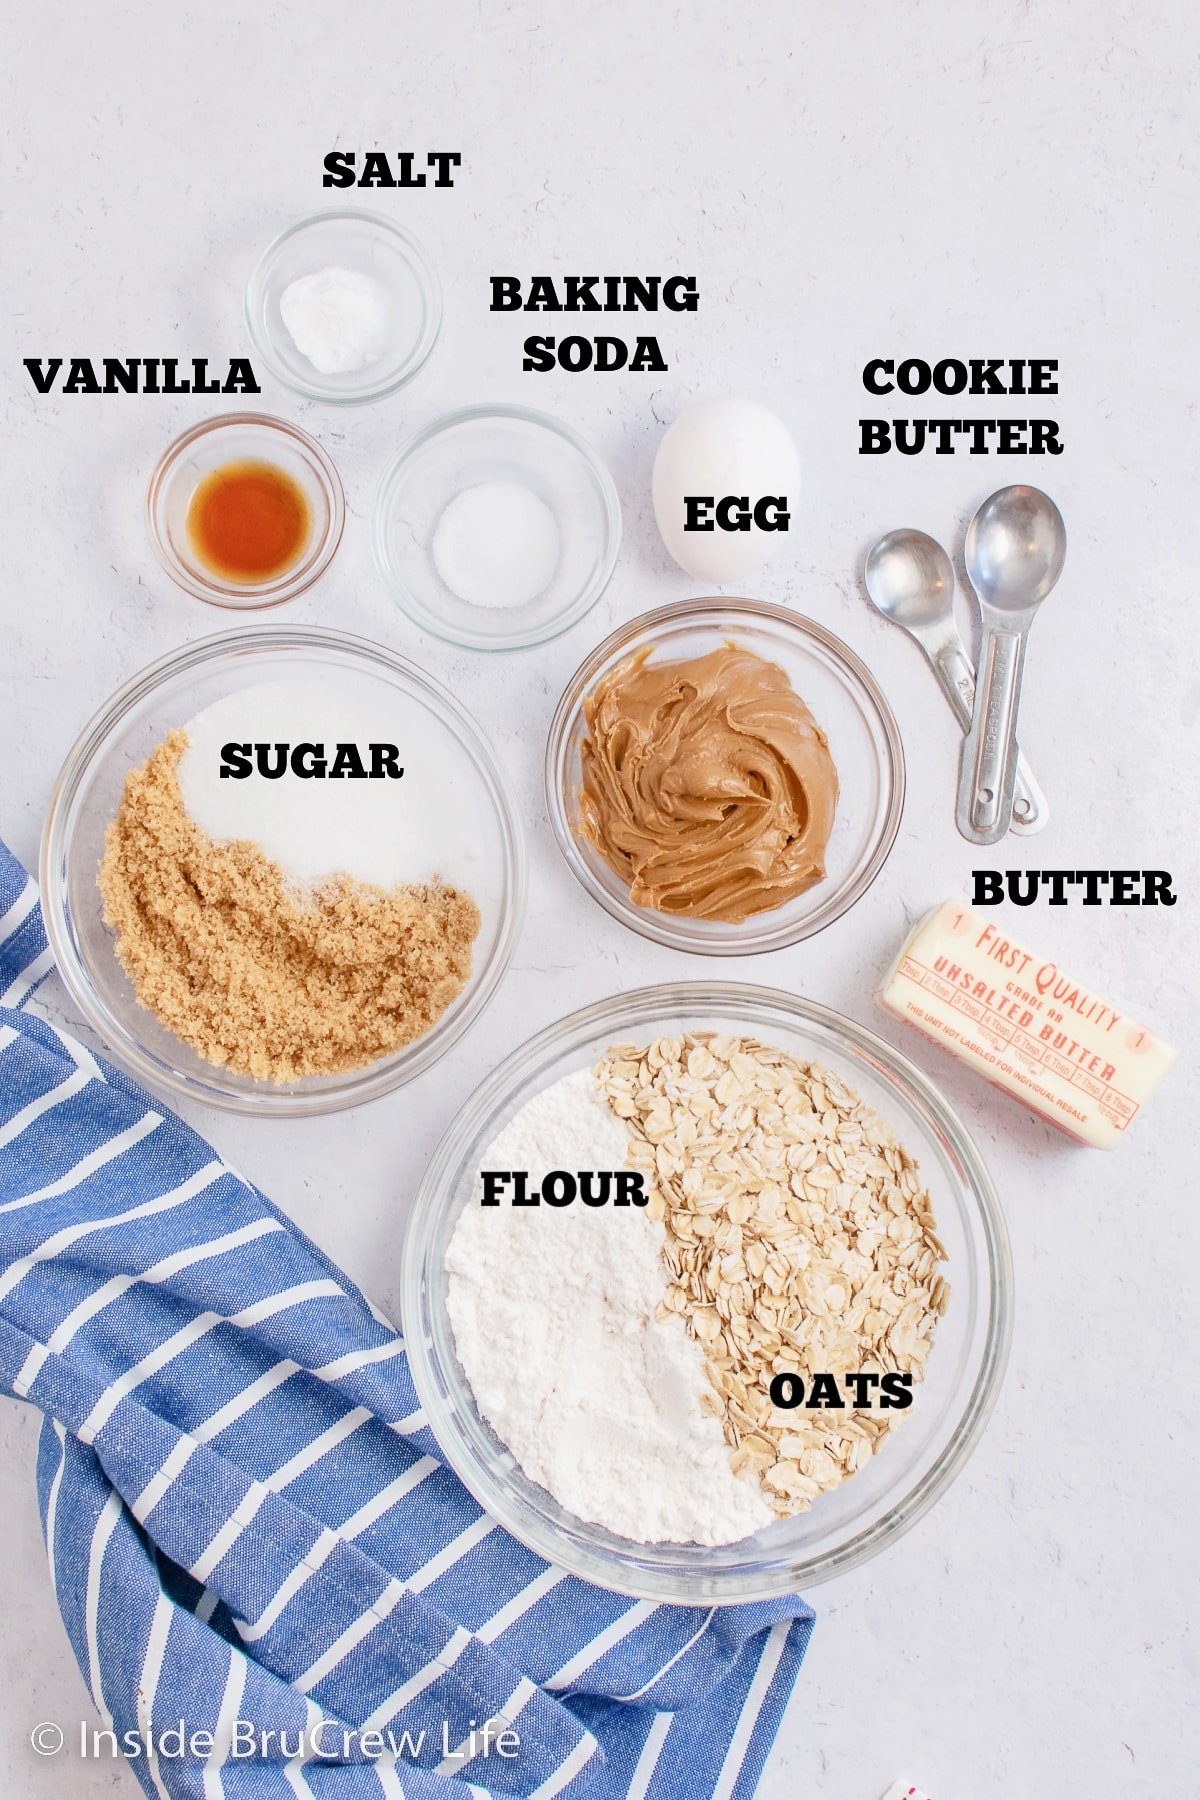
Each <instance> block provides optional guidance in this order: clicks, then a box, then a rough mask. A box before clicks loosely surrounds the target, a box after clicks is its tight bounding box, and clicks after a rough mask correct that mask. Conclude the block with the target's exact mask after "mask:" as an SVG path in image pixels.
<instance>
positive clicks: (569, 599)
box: [373, 406, 621, 650]
mask: <svg viewBox="0 0 1200 1800" xmlns="http://www.w3.org/2000/svg"><path fill="white" fill-rule="evenodd" d="M489 481H511V482H516V483H519V484H520V485H521V486H523V487H526V488H528V489H530V490H531V491H532V492H533V493H534V494H536V495H537V497H538V498H539V499H540V500H542V501H543V502H544V503H545V505H546V506H547V507H549V509H550V511H551V513H552V514H553V515H554V520H555V523H556V525H557V526H558V533H559V544H560V552H559V559H558V566H557V568H556V569H555V571H554V574H553V576H552V577H551V579H550V581H549V582H548V584H547V585H546V587H544V588H543V590H542V592H541V593H540V594H539V595H538V596H537V598H536V599H534V600H531V601H530V602H528V604H526V605H522V606H511V607H499V606H496V607H492V606H476V605H473V604H472V603H471V602H469V601H466V600H460V599H459V597H458V595H457V594H455V593H454V592H453V590H452V589H451V588H449V587H448V586H447V585H446V583H445V582H444V581H443V579H442V577H441V575H440V573H439V571H438V568H437V565H436V564H435V562H434V560H433V550H432V545H433V537H434V532H435V531H436V529H437V525H438V521H439V519H440V518H441V516H442V514H443V512H444V511H445V509H446V507H447V506H448V505H449V503H450V501H451V500H453V499H454V497H455V495H456V494H459V493H461V492H462V491H463V489H464V488H470V487H477V486H479V485H481V484H482V483H483V482H489ZM373 540H374V545H375V560H376V562H377V563H378V565H379V572H380V574H381V575H382V576H383V578H384V580H385V581H386V582H387V584H388V586H389V588H390V589H391V591H392V595H393V597H394V598H395V600H396V602H397V604H398V605H399V607H400V609H401V611H402V612H405V613H407V614H408V616H409V618H410V619H412V620H413V622H414V623H415V624H417V625H419V626H420V627H421V629H422V630H423V631H429V632H432V633H433V635H434V636H435V637H440V638H446V639H448V640H449V642H450V643H452V644H465V645H466V646H467V647H468V648H469V649H472V650H520V649H524V648H525V647H526V646H528V645H530V644H540V643H544V642H545V640H546V639H547V638H552V637H557V635H558V633H559V632H560V631H566V630H567V628H568V627H569V626H571V625H574V624H575V623H576V622H577V621H578V620H579V619H582V617H583V615H584V614H585V613H586V612H587V611H588V609H589V607H591V606H593V605H594V604H595V603H596V601H597V600H598V599H599V598H600V596H601V594H602V593H603V592H604V590H605V588H606V587H607V586H608V583H609V580H610V578H611V576H612V572H613V570H614V568H615V567H616V563H617V556H618V553H619V551H620V548H621V506H620V502H619V500H618V499H617V490H616V488H615V487H614V486H613V483H612V477H611V476H610V475H609V473H608V470H607V469H606V468H605V467H604V464H603V463H602V462H601V461H600V459H599V457H598V456H597V455H596V453H595V451H594V450H593V449H592V448H591V446H590V445H589V444H587V443H585V442H584V440H583V438H581V437H579V436H578V435H577V434H576V433H575V432H574V431H572V430H571V429H570V427H569V426H567V425H563V424H561V423H560V422H559V420H557V419H552V418H550V417H549V416H548V415H547V414H546V413H540V412H531V411H530V410H529V409H528V408H526V407H522V406H469V407H465V408H464V409H463V410H462V411H461V412H454V413H449V414H447V416H446V417H445V418H442V419H437V420H435V421H434V423H433V424H432V425H428V426H426V428H425V429H424V431H419V432H417V434H416V436H415V437H412V438H410V439H409V441H408V442H407V444H405V445H404V447H403V449H402V450H401V451H400V453H399V455H398V456H397V457H396V459H395V461H394V462H393V463H392V465H391V467H390V468H389V469H388V470H387V472H386V473H385V475H384V477H383V480H382V481H381V482H380V485H379V492H378V495H377V497H376V500H375V516H374V524H373Z"/></svg>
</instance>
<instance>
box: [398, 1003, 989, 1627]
mask: <svg viewBox="0 0 1200 1800" xmlns="http://www.w3.org/2000/svg"><path fill="white" fill-rule="evenodd" d="M703 1030H709V1031H718V1032H726V1033H730V1032H732V1033H748V1034H749V1035H751V1036H754V1037H757V1038H759V1039H760V1040H762V1041H763V1042H765V1043H769V1044H776V1045H779V1046H781V1047H782V1048H783V1049H786V1050H788V1051H790V1052H792V1053H793V1054H794V1055H796V1056H799V1057H801V1058H804V1059H806V1060H807V1059H811V1060H813V1061H815V1062H818V1063H821V1064H823V1065H824V1066H825V1067H827V1068H828V1069H829V1070H831V1071H832V1072H833V1073H835V1074H837V1075H839V1076H840V1077H841V1078H842V1079H843V1080H844V1081H845V1082H847V1083H848V1084H849V1085H850V1086H851V1087H853V1088H854V1089H855V1090H856V1091H857V1092H858V1094H859V1095H860V1096H861V1097H862V1098H863V1099H864V1100H865V1101H866V1102H867V1103H868V1105H870V1106H871V1107H873V1108H874V1109H875V1110H876V1112H878V1114H879V1116H880V1117H881V1118H882V1119H883V1120H884V1121H885V1122H886V1123H887V1124H890V1125H891V1126H893V1127H894V1129H895V1132H896V1135H897V1137H898V1139H899V1140H900V1142H901V1143H903V1144H904V1145H905V1147H906V1148H907V1149H908V1150H909V1151H911V1153H912V1154H913V1155H914V1156H915V1157H916V1158H917V1160H918V1162H919V1164H920V1172H921V1179H922V1181H923V1182H924V1183H925V1184H926V1186H927V1187H928V1189H929V1193H930V1197H931V1199H932V1202H933V1210H934V1213H935V1215H936V1218H937V1229H938V1233H939V1236H940V1237H941V1240H942V1242H943V1244H944V1245H945V1248H946V1252H947V1263H946V1271H945V1272H946V1279H947V1281H948V1282H949V1286H950V1299H949V1304H948V1307H947V1310H946V1313H945V1316H944V1317H943V1318H942V1319H941V1320H940V1321H939V1324H938V1328H937V1334H936V1336H935V1339H934V1343H933V1348H932V1350H931V1352H930V1356H929V1363H928V1367H927V1369H926V1374H925V1379H924V1381H923V1382H921V1383H920V1384H918V1385H917V1386H916V1387H914V1390H913V1404H912V1407H911V1409H910V1410H909V1411H908V1412H906V1414H905V1415H904V1417H903V1418H902V1419H901V1420H900V1421H899V1423H898V1425H897V1427H896V1429H895V1431H894V1432H892V1433H891V1434H889V1437H888V1439H887V1442H886V1443H885V1444H884V1445H883V1446H882V1447H881V1449H880V1451H879V1453H878V1454H877V1455H876V1456H874V1457H872V1458H871V1460H870V1462H869V1463H868V1464H867V1466H866V1467H865V1468H864V1469H861V1470H860V1471H859V1472H858V1474H856V1475H854V1476H853V1477H851V1478H850V1479H849V1480H847V1481H845V1482H843V1483H842V1485H841V1486H840V1487H838V1488H836V1489H834V1490H833V1492H832V1493H828V1494H822V1495H821V1496H820V1497H819V1498H818V1499H817V1500H816V1501H814V1503H813V1505H812V1507H811V1509H810V1510H809V1511H808V1512H806V1513H799V1514H797V1515H796V1516H795V1517H794V1518H791V1519H785V1520H780V1521H779V1522H777V1523H775V1524H772V1525H770V1526H768V1527H767V1528H766V1529H765V1530H763V1531H759V1532H756V1533H755V1534H754V1536H752V1537H749V1538H744V1539H743V1540H742V1541H741V1542H740V1543H736V1544H727V1545H722V1546H719V1547H717V1548H711V1547H708V1546H705V1545H698V1544H638V1543H635V1542H633V1541H632V1540H631V1539H629V1538H624V1537H619V1536H618V1535H617V1534H616V1533H614V1532H611V1531H608V1530H606V1529H605V1528H604V1527H602V1526H599V1525H592V1524H588V1523H586V1522H584V1521H583V1520H581V1519H579V1518H577V1517H576V1516H575V1515H574V1514H573V1513H569V1512H567V1511H566V1509H565V1508H564V1507H562V1506H561V1505H560V1504H559V1503H558V1501H556V1500H555V1499H554V1498H553V1496H552V1495H551V1494H549V1493H548V1492H547V1491H546V1489H545V1488H543V1487H540V1486H539V1485H538V1484H537V1483H536V1482H534V1481H531V1480H530V1479H529V1477H528V1476H527V1475H526V1474H525V1473H524V1471H523V1470H522V1469H521V1468H520V1466H519V1465H518V1463H517V1461H516V1459H515V1457H514V1456H513V1454H512V1452H511V1451H510V1450H508V1449H507V1448H506V1447H505V1445H504V1444H503V1443H502V1442H501V1441H500V1439H499V1438H498V1437H497V1436H496V1434H495V1432H494V1431H493V1430H492V1428H491V1426H490V1425H488V1424H487V1423H486V1422H485V1421H484V1420H483V1418H482V1417H481V1416H480V1414H479V1411H478V1409H477V1407H476V1405H475V1399H474V1395H473V1393H472V1391H471V1387H470V1384H469V1383H468V1381H467V1378H466V1375H465V1374H464V1372H463V1369H462V1367H461V1365H460V1363H459V1361H458V1357H457V1355H456V1354H455V1348H454V1333H453V1329H452V1327H451V1324H450V1319H449V1314H448V1310H447V1304H446V1296H447V1289H448V1280H447V1275H446V1251H447V1248H448V1246H449V1243H450V1239H451V1237H452V1235H453V1233H454V1228H455V1225H456V1223H457V1221H458V1217H459V1214H460V1213H461V1211H462V1209H463V1207H464V1206H467V1205H473V1204H476V1194H477V1191H478V1190H477V1185H476V1173H477V1171H478V1169H479V1167H480V1162H481V1159H482V1158H483V1156H484V1154H485V1153H486V1151H487V1149H488V1146H489V1145H490V1144H491V1143H492V1141H493V1139H494V1138H495V1136H496V1134H497V1132H498V1131H500V1130H501V1129H502V1128H503V1126H504V1125H506V1124H507V1123H508V1121H509V1120H510V1119H511V1118H512V1117H513V1116H514V1115H515V1114H516V1113H517V1112H518V1111H519V1110H520V1109H521V1107H523V1106H524V1105H526V1103H527V1102H528V1101H529V1100H530V1099H532V1098H533V1096H534V1095H535V1094H537V1093H540V1092H541V1091H542V1090H543V1089H544V1088H546V1087H548V1086H549V1085H550V1083H551V1082H554V1081H557V1080H558V1079H559V1078H560V1077H561V1076H563V1075H567V1074H570V1073H571V1072H573V1071H574V1070H578V1069H584V1068H590V1067H592V1066H594V1064H595V1063H596V1062H597V1061H598V1060H599V1058H600V1056H601V1055H602V1054H603V1053H604V1051H605V1050H606V1049H607V1048H608V1046H609V1045H610V1044H612V1043H615V1042H621V1043H629V1042H631V1041H632V1042H645V1043H648V1042H650V1041H651V1040H652V1039H654V1038H655V1037H658V1036H660V1035H669V1036H674V1035H678V1034H680V1033H682V1032H685V1031H703ZM401 1317H402V1318H403V1319H404V1323H405V1343H406V1344H407V1346H408V1352H409V1359H410V1363H411V1367H412V1372H413V1380H414V1381H415V1383H416V1388H417V1394H418V1397H419V1398H420V1401H421V1405H422V1407H423V1408H424V1410H425V1412H426V1415H427V1417H428V1420H429V1424H430V1426H431V1428H432V1430H433V1434H434V1436H435V1437H436V1439H437V1441H438V1444H439V1445H440V1447H441V1449H442V1450H443V1452H444V1453H445V1455H446V1458H447V1460H448V1461H449V1462H450V1464H451V1466H452V1467H453V1468H454V1469H455V1471H456V1472H457V1474H458V1476H459V1477H460V1479H461V1480H462V1481H463V1482H464V1483H465V1485H466V1486H467V1487H468V1488H469V1489H470V1491H471V1492H472V1493H473V1494H474V1496H475V1498H476V1499H477V1500H478V1501H479V1503H480V1505H481V1506H483V1507H484V1508H485V1509H486V1510H487V1512H489V1513H490V1514H491V1516H492V1517H493V1518H494V1519H497V1520H499V1522H500V1524H501V1525H503V1526H504V1527H505V1529H506V1530H508V1531H510V1532H512V1534H513V1536H514V1537H517V1538H519V1539H520V1540H521V1542H522V1543H524V1544H527V1545H529V1547H530V1548H531V1549H533V1550H536V1551H537V1552H538V1553H539V1555H541V1556H544V1557H546V1558H548V1559H549V1560H550V1561H551V1562H553V1563H556V1564H557V1565H558V1566H559V1567H560V1568H564V1569H567V1570H568V1571H569V1572H570V1573H571V1574H573V1575H579V1576H582V1577H584V1578H585V1579H586V1580H589V1581H595V1582H599V1583H600V1584H601V1586H603V1587H607V1588H613V1589H615V1590H616V1591H617V1592H618V1593H623V1594H632V1595H636V1596H638V1597H639V1598H643V1599H647V1600H656V1601H678V1602H691V1603H693V1604H700V1603H728V1602H734V1601H746V1600H765V1599H769V1598H772V1597H774V1596H776V1595H781V1594H792V1593H795V1592H797V1591H799V1590H802V1589H804V1588H807V1587H811V1586H813V1585H814V1584H815V1583H817V1582H819V1581H826V1580H828V1579H829V1578H830V1577H831V1576H833V1575H840V1574H844V1573H846V1572H847V1571H848V1570H850V1569H853V1568H856V1567H857V1566H858V1565H859V1564H860V1563H863V1562H865V1561H867V1559H868V1558H869V1557H871V1556H875V1555H877V1554H878V1553H879V1551H881V1550H883V1549H884V1548H886V1546H887V1545H889V1544H892V1543H894V1542H895V1541H896V1539H897V1538H899V1537H900V1536H901V1535H902V1534H903V1533H904V1532H905V1531H907V1530H908V1529H909V1527H910V1526H912V1525H914V1524H915V1523H916V1522H917V1520H918V1519H920V1518H921V1517H922V1516H923V1515H924V1514H925V1513H926V1512H927V1511H928V1510H929V1508H930V1507H931V1506H932V1505H933V1504H934V1502H935V1501H936V1500H938V1499H939V1498H940V1497H941V1495H942V1494H944V1493H945V1491H946V1489H947V1488H948V1487H949V1485H950V1483H951V1482H952V1481H953V1479H954V1477H955V1476H956V1475H957V1474H958V1473H959V1471H960V1470H961V1469H962V1467H963V1465H964V1464H965V1462H966V1460H967V1458H968V1456H969V1455H970V1453H971V1451H972V1450H973V1449H974V1447H975V1445H976V1443H977V1442H978V1440H979V1437H980V1434H981V1433H982V1431H983V1428H984V1426H985V1425H986V1423H987V1421H988V1418H989V1417H990V1415H991V1411H992V1408H993V1406H994V1404H995V1401H996V1396H997V1394H998V1393H999V1390H1000V1383H1001V1381H1002V1379H1003V1375H1004V1368H1005V1364H1006V1362H1007V1358H1008V1346H1009V1339H1010V1336H1011V1330H1012V1264H1011V1259H1010V1255H1009V1247H1008V1235H1007V1232H1006V1230H1005V1225H1004V1219H1003V1215H1002V1213H1001V1210H1000V1204H999V1201H998V1199H997V1197H996V1191H995V1189H994V1187H993V1185H992V1181H991V1177H990V1176H989V1174H988V1172H987V1169H986V1168H985V1166H984V1164H983V1162H982V1160H981V1158H980V1156H979V1152H978V1150H977V1149H976V1148H975V1145H974V1144H973V1143H972V1141H971V1139H970V1137H969V1136H968V1135H967V1132H966V1130H965V1129H964V1127H963V1126H962V1124H961V1123H960V1122H959V1120H958V1118H957V1117H956V1116H955V1114H954V1113H953V1112H952V1111H951V1109H950V1107H949V1106H948V1105H947V1104H946V1102H945V1100H943V1099H942V1097H941V1095H940V1094H939V1093H938V1092H937V1090H936V1088H934V1087H933V1085H932V1083H931V1082H929V1081H928V1080H927V1079H926V1077H925V1076H924V1075H922V1073H921V1071H920V1070H919V1069H917V1068H916V1067H914V1065H913V1064H912V1063H910V1062H909V1061H908V1059H907V1058H906V1057H904V1056H902V1055H901V1054H900V1053H899V1052H898V1051H896V1050H893V1049H892V1048H891V1046H890V1045H889V1044H886V1043H884V1041H883V1040H882V1039H881V1038H878V1037H876V1036H875V1034H874V1033H873V1032H871V1031H867V1030H866V1029H865V1028H864V1027H863V1026H861V1025H856V1024H854V1023H853V1022H852V1021H851V1020H849V1019H846V1018H843V1017H841V1015H840V1014H838V1013H835V1012H830V1011H829V1010H828V1009H827V1008H826V1007H823V1006H817V1005H814V1004H813V1003H811V1002H809V1001H804V1000H797V999H795V998H794V997H793V996H792V995H791V994H785V993H782V992H780V991H778V990H776V989H772V988H760V987H745V986H741V985H739V984H737V983H733V982H689V983H681V984H668V985H664V986H661V987H651V988H642V989H640V990H639V991H638V992H635V993H631V994H621V995H617V996H616V997H614V998H613V999H610V1000H602V1001H600V1002H599V1003H598V1004H596V1005H594V1006H589V1007H585V1008H584V1009H583V1010H582V1011H580V1012H576V1013H572V1014H571V1015H570V1017H569V1018H566V1019H562V1020H560V1022H559V1023H558V1024H557V1025H552V1026H550V1027H549V1028H548V1029H547V1030H545V1031H542V1032H539V1033H538V1035H537V1036H536V1037H534V1038H531V1039H530V1040H529V1042H528V1043H526V1044H523V1045H522V1046H521V1047H520V1049H518V1050H514V1051H513V1053H512V1055H511V1056H509V1057H507V1058H506V1059H505V1061H504V1062H503V1063H501V1064H500V1066H499V1068H498V1069H496V1070H495V1072H494V1073H493V1074H492V1075H490V1076H489V1077H488V1079H487V1080H486V1081H485V1082H484V1083H483V1085H482V1086H481V1087H479V1088H478V1089H477V1090H476V1092H475V1093H474V1094H473V1095H472V1097H471V1098H470V1100H468V1101H467V1103H466V1105H465V1106H464V1107H463V1109H462V1111H461V1112H460V1113H459V1115H458V1117H457V1118H456V1119H455V1120H454V1122H453V1124H452V1125H451V1126H450V1129H449V1130H448V1131H447V1133H446V1135H445V1136H444V1137H443V1139H442V1141H441V1143H440V1144H439V1145H438V1147H437V1149H436V1150H435V1151H434V1153H433V1157H432V1159H431V1161H430V1163H429V1166H428V1168H427V1169H426V1172H425V1178H424V1180H423V1181H422V1183H421V1187H420V1191H419V1193H418V1195H417V1200H416V1205H415V1207H414V1210H413V1214H412V1217H411V1219H410V1221H409V1226H408V1234H407V1237H406V1239H405V1245H404V1260H403V1266H402V1271H401ZM517 1378H518V1379H519V1376H518V1377H517ZM579 1379H580V1380H581V1381H586V1380H587V1370H586V1369H582V1368H581V1369H580V1370H579Z"/></svg>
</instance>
